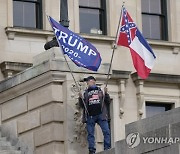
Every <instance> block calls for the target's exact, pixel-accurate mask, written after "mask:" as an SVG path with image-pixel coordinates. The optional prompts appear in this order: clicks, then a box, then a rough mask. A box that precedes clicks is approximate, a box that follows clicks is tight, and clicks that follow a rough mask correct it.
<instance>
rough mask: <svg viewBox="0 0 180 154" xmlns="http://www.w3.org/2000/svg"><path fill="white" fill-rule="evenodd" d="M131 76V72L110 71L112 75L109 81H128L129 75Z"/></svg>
mask: <svg viewBox="0 0 180 154" xmlns="http://www.w3.org/2000/svg"><path fill="white" fill-rule="evenodd" d="M130 74H131V71H118V70H112V75H111V77H110V79H112V80H113V79H115V80H117V79H129V75H130Z"/></svg>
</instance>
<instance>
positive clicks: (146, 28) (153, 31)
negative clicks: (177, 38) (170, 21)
mask: <svg viewBox="0 0 180 154" xmlns="http://www.w3.org/2000/svg"><path fill="white" fill-rule="evenodd" d="M141 6H142V31H143V35H144V36H145V38H149V39H157V40H168V29H167V5H166V0H141Z"/></svg>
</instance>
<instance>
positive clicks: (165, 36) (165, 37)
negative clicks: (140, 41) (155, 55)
mask: <svg viewBox="0 0 180 154" xmlns="http://www.w3.org/2000/svg"><path fill="white" fill-rule="evenodd" d="M141 2H142V0H141ZM161 10H162V13H161V14H160V13H149V12H143V11H142V12H141V14H142V16H143V15H149V16H158V17H160V18H162V24H161V26H162V28H161V34H162V36H160V37H161V38H160V39H155V38H147V37H146V38H147V39H152V40H164V41H168V17H167V0H161Z"/></svg>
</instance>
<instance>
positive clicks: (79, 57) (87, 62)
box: [48, 16, 101, 71]
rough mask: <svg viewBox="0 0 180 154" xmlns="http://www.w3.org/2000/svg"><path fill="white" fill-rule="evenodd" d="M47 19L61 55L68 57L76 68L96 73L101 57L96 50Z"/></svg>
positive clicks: (51, 19) (66, 29)
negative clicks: (60, 49) (61, 52)
mask: <svg viewBox="0 0 180 154" xmlns="http://www.w3.org/2000/svg"><path fill="white" fill-rule="evenodd" d="M48 19H49V22H50V24H51V26H52V29H53V31H54V34H55V36H56V39H57V41H58V44H59V46H60V47H61V48H62V51H63V53H64V54H66V55H68V57H69V58H70V59H71V60H72V61H73V62H74V63H75V64H76V65H77V66H79V67H84V68H87V69H89V70H92V71H97V70H98V68H99V66H100V64H101V56H100V54H99V52H98V51H97V49H96V48H95V47H94V46H93V45H92V44H91V43H89V42H88V41H86V40H85V39H84V38H82V37H80V36H79V35H77V34H75V33H73V32H72V31H70V30H69V29H68V28H65V27H63V26H62V25H61V24H59V23H58V22H56V21H55V20H54V19H53V18H51V17H50V16H48Z"/></svg>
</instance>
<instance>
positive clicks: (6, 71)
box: [0, 61, 32, 78]
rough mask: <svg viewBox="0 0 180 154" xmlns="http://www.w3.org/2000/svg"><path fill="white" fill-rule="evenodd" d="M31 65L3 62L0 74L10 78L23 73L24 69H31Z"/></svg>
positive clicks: (0, 66)
mask: <svg viewBox="0 0 180 154" xmlns="http://www.w3.org/2000/svg"><path fill="white" fill-rule="evenodd" d="M31 66H32V64H31V63H19V62H10V61H4V62H2V63H1V64H0V69H1V72H2V73H3V75H4V77H5V78H7V77H8V78H9V77H12V76H13V75H15V74H17V73H19V72H21V71H24V70H25V69H27V68H29V67H31Z"/></svg>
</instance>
